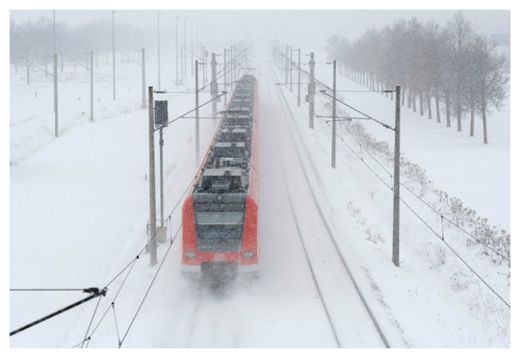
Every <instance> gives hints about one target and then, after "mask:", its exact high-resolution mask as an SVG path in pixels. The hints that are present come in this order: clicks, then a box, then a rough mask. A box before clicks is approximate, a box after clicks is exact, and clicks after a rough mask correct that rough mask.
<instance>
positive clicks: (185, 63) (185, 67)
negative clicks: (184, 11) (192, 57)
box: [183, 17, 188, 79]
mask: <svg viewBox="0 0 520 358" xmlns="http://www.w3.org/2000/svg"><path fill="white" fill-rule="evenodd" d="M186 20H188V18H187V17H185V18H184V46H183V49H184V51H183V52H184V59H183V64H184V71H183V73H184V77H183V78H184V79H186V78H187V77H188V75H187V72H188V71H187V70H188V64H187V60H188V59H187V56H186Z"/></svg>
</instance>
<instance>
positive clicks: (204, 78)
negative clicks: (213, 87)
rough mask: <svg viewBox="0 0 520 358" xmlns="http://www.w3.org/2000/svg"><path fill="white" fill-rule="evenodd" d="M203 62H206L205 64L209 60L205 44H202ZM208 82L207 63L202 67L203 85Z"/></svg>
mask: <svg viewBox="0 0 520 358" xmlns="http://www.w3.org/2000/svg"><path fill="white" fill-rule="evenodd" d="M202 62H204V64H206V63H208V61H207V60H206V51H205V49H204V46H202ZM205 84H206V65H204V67H202V85H203V86H204V85H205Z"/></svg>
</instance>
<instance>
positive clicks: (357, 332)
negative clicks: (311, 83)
mask: <svg viewBox="0 0 520 358" xmlns="http://www.w3.org/2000/svg"><path fill="white" fill-rule="evenodd" d="M309 50H311V49H302V53H303V52H305V53H306V51H309ZM250 51H251V55H250V56H248V59H249V63H248V64H247V65H248V66H249V67H251V68H252V69H249V70H245V71H250V73H252V74H253V75H255V76H256V77H257V80H258V91H259V96H258V103H257V104H256V105H257V106H258V107H257V108H258V115H259V117H258V123H259V133H258V135H259V158H260V164H259V168H258V172H259V183H260V194H259V240H260V245H261V270H260V275H259V277H258V278H257V279H255V280H245V279H238V280H237V281H235V282H233V283H231V284H230V285H229V287H226V288H225V289H224V290H222V291H218V292H214V291H212V290H211V289H207V288H205V287H200V285H198V284H197V283H196V282H193V281H189V280H186V279H185V278H183V277H181V273H180V244H181V240H182V237H181V236H182V234H180V233H179V232H178V231H179V228H180V223H181V215H180V214H181V213H180V208H181V206H182V202H183V200H184V198H185V197H186V195H187V193H189V188H190V184H191V182H192V180H193V178H194V175H195V173H196V172H197V170H198V167H199V165H200V158H196V157H195V148H194V146H195V140H194V138H195V123H194V120H193V118H183V119H181V120H178V121H175V122H174V123H172V124H170V125H169V126H168V127H167V128H166V129H165V130H164V140H165V144H164V178H165V179H164V188H165V190H164V197H165V204H164V208H165V216H166V217H167V219H166V226H167V228H168V234H167V240H166V241H164V242H160V243H159V247H158V258H159V264H158V265H156V266H151V265H150V257H149V254H148V252H147V251H146V250H144V251H143V252H142V254H141V255H139V258H138V259H137V258H136V255H137V254H138V253H140V252H141V250H142V248H143V246H144V245H145V243H146V242H147V229H146V228H147V220H148V217H149V212H148V209H149V204H148V187H149V183H148V132H147V130H148V122H147V121H148V109H146V108H143V107H142V82H141V66H140V64H139V63H138V61H139V56H138V53H137V52H135V53H130V54H128V53H126V54H125V56H122V54H121V53H118V57H117V81H116V82H117V87H116V88H117V99H116V100H113V98H112V65H111V59H110V61H109V60H108V58H109V57H108V55H105V54H101V55H100V56H99V57H98V58H96V61H95V66H94V98H95V100H94V120H93V121H90V112H89V111H90V104H89V103H90V102H89V100H90V99H89V95H90V82H89V81H90V73H89V71H88V69H87V68H85V67H84V66H76V68H74V66H73V65H72V63H67V62H66V63H65V64H64V68H63V71H61V69H60V71H59V121H60V128H59V134H60V135H59V137H58V138H55V137H54V111H53V90H52V88H53V79H52V77H51V76H48V75H46V74H45V71H44V69H43V68H38V69H35V70H34V71H33V72H32V73H31V83H30V84H29V85H28V84H27V83H26V74H25V70H24V69H23V68H21V67H20V68H18V69H16V68H15V67H14V66H12V68H11V82H10V93H11V97H10V287H11V288H31V287H43V288H45V287H69V288H70V287H72V288H85V287H105V286H106V285H108V286H107V288H108V291H107V295H106V296H105V297H101V298H100V299H93V300H91V301H89V302H88V303H86V304H83V305H81V306H80V307H77V308H74V309H72V310H70V311H68V312H66V313H64V314H61V315H59V316H57V317H55V318H53V319H50V320H48V321H46V322H44V323H42V324H40V325H37V326H35V327H33V328H31V329H29V330H26V331H24V332H21V333H19V334H17V335H14V336H12V337H11V339H10V342H11V346H12V347H82V346H83V348H85V347H89V348H90V347H118V346H119V345H121V347H123V348H126V347H385V346H387V347H509V346H510V309H509V307H508V304H509V302H510V297H509V294H510V282H509V279H510V267H509V262H508V261H507V260H503V259H501V258H500V257H499V256H497V255H496V254H495V253H494V252H493V251H490V250H488V249H487V248H485V247H484V246H483V245H482V244H479V243H475V242H474V240H473V239H472V237H471V236H469V235H467V234H466V233H464V232H463V231H461V230H459V229H458V228H457V227H455V226H454V225H452V224H450V223H449V222H447V221H446V220H444V221H443V220H441V217H440V216H439V215H438V214H436V213H435V212H434V211H432V210H431V209H429V208H428V207H427V206H426V205H424V202H426V203H429V205H431V206H433V207H435V208H436V209H437V210H439V211H440V212H443V213H444V215H445V217H446V218H447V219H450V220H453V221H455V222H456V223H457V224H458V225H460V226H461V227H463V228H464V229H465V230H466V231H468V232H473V231H472V230H473V229H474V226H472V225H473V224H472V223H474V222H475V221H476V220H478V222H479V223H482V220H484V219H486V220H487V221H485V223H487V225H489V227H490V228H492V229H491V230H494V232H498V233H508V231H509V225H510V217H509V198H510V191H509V188H510V183H509V161H510V152H509V103H506V106H505V108H503V109H502V110H501V111H498V112H495V113H493V114H492V115H491V117H490V118H489V138H490V143H489V144H488V145H483V144H482V140H481V132H480V128H481V124H480V122H477V126H476V128H477V132H476V136H475V137H473V138H471V137H469V136H468V134H467V131H464V132H457V131H456V129H455V128H447V127H446V126H445V124H444V122H442V123H436V121H435V119H431V120H429V119H427V117H420V116H419V115H418V113H414V112H413V111H412V110H410V109H408V108H406V106H405V107H403V109H402V125H401V126H402V143H401V149H402V154H403V158H405V159H404V160H403V162H402V167H401V169H402V170H401V171H402V174H401V182H402V183H404V184H405V185H407V187H408V188H410V189H411V191H412V192H413V193H415V194H416V195H417V196H415V195H413V194H411V193H410V192H409V191H407V190H404V189H401V195H402V199H403V200H404V201H405V202H406V203H407V204H408V205H409V206H410V207H411V208H412V209H413V210H414V211H415V213H416V214H418V216H420V217H421V218H422V219H423V220H424V221H425V222H426V223H427V224H428V225H429V226H430V227H431V228H432V229H433V230H434V231H435V232H438V233H441V232H442V235H443V237H444V241H443V240H441V239H440V238H439V237H438V236H436V235H435V233H434V232H433V231H432V230H430V228H428V226H426V225H425V223H424V222H423V221H421V220H419V219H418V217H417V216H416V215H415V214H414V213H413V212H412V211H411V210H409V209H408V207H406V206H405V205H404V204H401V235H400V238H401V241H400V248H401V251H400V267H396V266H394V265H393V263H392V260H391V257H392V255H391V253H392V197H393V193H392V191H391V190H390V189H389V187H388V186H392V182H393V181H392V177H391V176H389V175H388V172H387V170H388V171H389V172H392V171H393V162H392V156H391V153H393V132H391V131H389V130H388V129H386V128H384V127H382V126H380V125H378V124H377V123H375V122H373V121H361V120H360V121H353V122H351V123H350V122H338V141H337V163H336V168H335V169H333V168H331V166H330V147H331V129H330V121H329V119H330V118H326V117H327V116H330V113H331V112H330V110H331V107H330V106H331V105H330V101H329V99H328V98H327V97H326V96H324V95H321V94H320V92H319V90H320V89H322V88H320V87H318V90H317V93H318V94H317V97H316V114H317V115H320V117H318V118H315V123H314V128H313V129H311V128H309V119H308V103H307V102H305V99H304V97H305V94H306V85H305V86H302V91H301V105H300V106H298V104H297V95H298V91H297V87H296V86H293V88H291V86H289V85H280V84H281V83H283V82H284V81H285V78H284V76H285V75H284V73H283V72H281V71H280V69H279V68H278V67H277V65H278V61H277V60H275V59H273V55H272V50H271V48H270V47H267V46H265V47H260V46H258V47H256V48H251V49H250ZM156 56H157V55H156V54H154V53H151V54H148V57H147V64H146V82H147V85H153V86H157V72H156V71H157V69H156V62H157V57H156ZM316 56H317V61H316V62H318V63H321V64H320V65H318V66H317V67H316V77H317V78H318V79H319V80H321V81H323V82H325V83H327V84H329V85H330V84H331V82H332V76H331V72H332V71H331V68H330V66H327V65H322V64H323V63H325V62H326V58H325V57H326V54H325V53H317V54H316ZM219 59H220V58H219ZM161 60H162V61H163V66H162V73H161V84H162V88H161V89H165V90H170V91H169V93H164V94H157V95H156V99H163V100H168V103H169V115H170V118H174V117H175V116H178V115H180V114H182V113H184V112H186V111H188V110H190V109H191V108H193V107H194V105H195V101H194V95H193V90H194V77H193V76H192V72H191V68H190V66H189V65H188V66H187V68H186V70H187V71H186V72H187V79H186V81H184V83H182V84H179V85H176V84H175V78H176V69H175V54H174V53H163V54H162V57H161ZM49 69H50V67H49ZM220 70H222V65H221V64H220V65H219V71H220ZM245 71H242V73H245ZM208 74H209V71H208ZM293 76H294V77H293V80H294V81H296V79H297V77H296V72H295V73H294V74H293ZM301 81H302V82H303V83H305V84H306V83H307V82H308V78H307V76H306V75H305V74H302V77H301ZM201 82H202V81H201ZM338 88H343V89H352V90H361V91H360V92H350V93H349V92H345V93H341V97H342V98H343V100H344V101H346V102H348V103H349V104H351V105H353V106H355V107H357V108H359V109H361V110H362V111H363V112H365V113H369V114H370V115H371V116H373V117H374V118H377V119H379V120H381V121H383V122H385V123H387V124H389V125H393V118H394V117H393V115H394V106H395V102H393V101H392V100H390V98H389V97H387V96H385V95H382V94H379V93H370V92H362V90H366V88H364V87H362V86H360V85H359V84H356V83H354V82H351V81H350V80H349V79H347V78H346V77H345V76H343V75H340V76H339V78H338ZM220 89H221V90H222V86H221V87H220ZM231 89H232V88H228V90H231ZM209 98H210V94H209V92H207V91H204V92H203V93H202V95H201V102H203V101H206V100H208V99H209ZM228 100H229V98H228ZM223 109H224V100H223V101H221V102H220V103H219V104H218V110H223ZM338 111H339V114H340V115H348V114H349V112H348V109H347V108H345V107H341V106H340V107H338ZM350 114H352V113H350ZM201 116H202V117H205V118H202V119H201V120H200V121H201V149H202V152H203V153H204V152H205V150H206V149H207V147H208V145H209V143H210V141H211V139H212V136H213V133H214V131H215V129H216V128H217V125H218V119H214V118H209V117H210V116H211V105H207V106H205V107H203V109H201ZM321 116H324V117H323V118H322V117H321ZM434 118H435V117H434ZM467 125H468V120H467V119H466V120H465V122H464V128H466V126H467ZM156 139H157V138H156ZM157 153H158V140H157V141H156V161H157V164H156V168H158V167H159V163H158V155H157ZM201 156H202V155H201ZM376 174H377V175H376ZM158 180H159V179H158V177H157V181H158ZM157 187H158V183H157ZM419 198H420V199H419ZM459 199H460V200H459ZM456 208H458V209H456ZM468 213H469V214H468ZM502 230H503V231H502ZM455 253H456V254H455ZM308 262H310V265H309V264H308ZM472 270H474V271H472ZM477 275H478V276H477ZM479 277H480V278H482V280H481V279H480V278H479ZM113 278H115V279H114V280H112V279H113ZM152 282H153V285H152V286H151V289H150V291H149V292H148V293H147V289H148V288H149V287H150V284H151V283H152ZM484 282H486V283H487V284H489V287H488V286H487V285H486V284H485V283H484ZM493 291H494V292H493ZM145 295H146V299H145V300H144V301H143V298H144V297H145ZM84 297H86V295H85V294H84V293H82V292H45V293H44V292H11V293H10V328H11V330H13V329H16V328H18V327H20V326H22V325H24V324H26V323H29V322H31V321H33V320H35V319H38V318H40V317H41V316H43V315H45V314H48V313H50V312H53V311H55V310H57V309H59V308H61V307H64V306H66V305H68V304H70V303H72V302H74V301H76V300H79V299H81V298H84ZM501 299H503V300H504V301H505V302H504V301H502V300H501ZM141 302H143V303H142V306H140V304H141ZM136 312H137V315H136ZM87 331H88V333H87ZM86 337H90V339H88V340H85V338H86Z"/></svg>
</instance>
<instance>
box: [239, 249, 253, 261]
mask: <svg viewBox="0 0 520 358" xmlns="http://www.w3.org/2000/svg"><path fill="white" fill-rule="evenodd" d="M242 256H244V258H245V259H246V260H249V259H252V258H253V256H255V253H254V252H252V251H246V252H244V253H243V254H242Z"/></svg>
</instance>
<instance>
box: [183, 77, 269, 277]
mask: <svg viewBox="0 0 520 358" xmlns="http://www.w3.org/2000/svg"><path fill="white" fill-rule="evenodd" d="M256 99H257V82H256V79H255V77H253V76H252V75H243V76H242V77H241V78H240V80H239V81H238V83H237V85H236V87H235V90H234V92H233V95H232V97H231V100H230V102H229V104H228V106H227V109H226V111H225V112H224V113H223V119H222V121H221V122H220V124H219V127H218V128H217V131H216V134H215V136H214V138H213V141H212V142H211V144H210V147H209V149H208V152H207V153H206V156H205V158H204V160H203V162H202V165H201V168H200V169H199V171H198V173H197V175H196V177H195V179H194V184H193V190H192V192H191V193H190V195H189V196H188V197H187V199H186V201H185V202H184V205H183V208H182V224H183V228H182V271H183V273H184V274H185V275H187V276H193V275H200V274H201V275H203V276H207V275H210V276H212V277H216V278H221V279H222V278H224V279H228V278H233V277H235V276H236V275H237V274H238V275H242V273H248V275H252V276H256V275H257V273H258V269H259V263H260V261H259V260H260V247H259V241H258V230H257V224H258V148H257V147H258V130H257V126H258V125H257V121H258V116H257V108H256V107H257V106H256Z"/></svg>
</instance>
